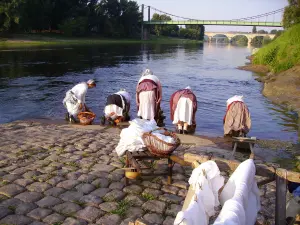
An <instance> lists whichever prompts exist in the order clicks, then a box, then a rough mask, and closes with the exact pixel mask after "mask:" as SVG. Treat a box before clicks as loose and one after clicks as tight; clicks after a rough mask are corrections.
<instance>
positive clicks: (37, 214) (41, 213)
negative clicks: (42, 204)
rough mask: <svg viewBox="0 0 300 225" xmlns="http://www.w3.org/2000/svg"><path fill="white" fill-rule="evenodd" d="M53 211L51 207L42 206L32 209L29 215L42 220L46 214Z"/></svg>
mask: <svg viewBox="0 0 300 225" xmlns="http://www.w3.org/2000/svg"><path fill="white" fill-rule="evenodd" d="M51 213H52V210H50V209H42V208H36V209H34V210H32V211H31V212H30V213H28V214H27V216H29V217H31V218H33V219H36V220H41V219H43V218H45V217H46V216H48V215H50V214H51Z"/></svg>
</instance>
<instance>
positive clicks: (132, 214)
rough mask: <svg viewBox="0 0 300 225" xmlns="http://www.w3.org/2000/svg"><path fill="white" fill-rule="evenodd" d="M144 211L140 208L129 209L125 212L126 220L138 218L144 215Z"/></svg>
mask: <svg viewBox="0 0 300 225" xmlns="http://www.w3.org/2000/svg"><path fill="white" fill-rule="evenodd" d="M144 214H145V213H144V211H143V210H142V209H141V207H130V208H128V209H127V211H126V217H127V218H134V219H136V218H139V217H142V216H143V215H144Z"/></svg>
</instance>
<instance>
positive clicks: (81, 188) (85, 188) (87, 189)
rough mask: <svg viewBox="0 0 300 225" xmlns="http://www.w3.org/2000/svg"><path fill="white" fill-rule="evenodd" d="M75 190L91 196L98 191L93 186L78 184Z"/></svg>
mask: <svg viewBox="0 0 300 225" xmlns="http://www.w3.org/2000/svg"><path fill="white" fill-rule="evenodd" d="M75 189H76V190H77V191H78V192H81V193H83V194H85V195H86V194H89V193H91V192H92V191H94V190H95V189H96V187H95V186H94V185H92V184H78V185H77V186H76V187H75Z"/></svg>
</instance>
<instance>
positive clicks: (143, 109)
mask: <svg viewBox="0 0 300 225" xmlns="http://www.w3.org/2000/svg"><path fill="white" fill-rule="evenodd" d="M155 96H156V94H155V91H142V92H141V93H140V94H139V100H140V106H139V111H138V116H141V117H142V118H143V119H146V120H154V117H155V105H156V102H155Z"/></svg>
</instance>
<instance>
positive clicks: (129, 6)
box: [0, 0, 142, 37]
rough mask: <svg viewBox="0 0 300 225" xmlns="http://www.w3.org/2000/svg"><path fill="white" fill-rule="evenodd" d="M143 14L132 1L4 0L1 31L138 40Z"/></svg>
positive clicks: (0, 8)
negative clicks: (134, 38)
mask: <svg viewBox="0 0 300 225" xmlns="http://www.w3.org/2000/svg"><path fill="white" fill-rule="evenodd" d="M141 19H142V17H141V13H140V12H139V6H138V4H137V3H136V2H135V1H130V0H101V1H98V0H1V1H0V32H2V33H14V32H32V31H34V32H39V31H43V30H47V31H51V30H53V31H56V30H59V31H62V32H63V33H64V34H65V35H70V36H82V35H89V34H99V35H103V36H106V37H135V36H137V35H139V34H140V22H141Z"/></svg>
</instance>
